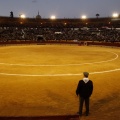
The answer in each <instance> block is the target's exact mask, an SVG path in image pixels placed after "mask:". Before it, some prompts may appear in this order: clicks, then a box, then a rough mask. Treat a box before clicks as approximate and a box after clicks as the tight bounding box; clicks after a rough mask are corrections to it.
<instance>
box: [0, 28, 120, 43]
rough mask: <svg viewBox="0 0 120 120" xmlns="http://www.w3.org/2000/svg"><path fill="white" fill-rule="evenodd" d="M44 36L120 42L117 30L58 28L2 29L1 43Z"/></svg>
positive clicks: (46, 38) (0, 33)
mask: <svg viewBox="0 0 120 120" xmlns="http://www.w3.org/2000/svg"><path fill="white" fill-rule="evenodd" d="M37 35H42V36H43V37H44V39H45V40H46V41H47V40H59V41H60V40H66V41H69V40H78V41H79V40H83V41H84V40H90V41H105V42H120V30H119V29H117V28H109V29H107V28H103V27H101V28H94V27H92V28H87V27H82V28H72V27H69V28H67V27H66V28H65V27H64V28H58V27H55V28H54V27H52V28H51V27H50V28H48V27H47V28H46V27H34V28H32V27H0V42H3V41H9V40H32V41H36V40H37Z"/></svg>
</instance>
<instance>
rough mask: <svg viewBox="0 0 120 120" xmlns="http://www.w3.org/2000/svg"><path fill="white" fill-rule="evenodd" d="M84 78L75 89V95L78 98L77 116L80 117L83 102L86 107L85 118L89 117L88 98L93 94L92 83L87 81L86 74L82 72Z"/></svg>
mask: <svg viewBox="0 0 120 120" xmlns="http://www.w3.org/2000/svg"><path fill="white" fill-rule="evenodd" d="M83 75H84V78H83V79H82V80H80V81H79V83H78V86H77V89H76V95H77V96H79V102H80V103H79V112H78V113H79V115H80V116H81V115H82V109H83V103H84V102H85V107H86V116H88V115H89V101H90V96H91V95H92V92H93V82H92V81H91V80H89V78H88V76H89V73H88V72H83Z"/></svg>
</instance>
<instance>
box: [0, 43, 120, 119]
mask: <svg viewBox="0 0 120 120" xmlns="http://www.w3.org/2000/svg"><path fill="white" fill-rule="evenodd" d="M84 71H88V72H89V73H90V79H91V80H92V81H93V83H94V91H93V95H92V96H91V102H90V116H89V117H85V116H84V115H83V116H82V117H81V118H80V120H118V119H120V49H119V48H105V47H87V46H76V45H71V46H70V45H27V46H24V45H21V46H1V47H0V116H44V115H68V114H76V113H77V111H78V104H79V103H78V102H79V101H78V97H77V96H76V94H75V91H76V87H77V84H78V81H79V80H80V79H82V78H83V76H82V72H84Z"/></svg>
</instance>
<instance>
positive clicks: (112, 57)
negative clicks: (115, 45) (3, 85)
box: [0, 45, 120, 76]
mask: <svg viewBox="0 0 120 120" xmlns="http://www.w3.org/2000/svg"><path fill="white" fill-rule="evenodd" d="M22 47H23V48H25V49H26V48H29V50H30V48H32V47H36V46H19V47H18V49H19V48H22ZM42 47H43V46H42ZM48 47H50V46H49V45H48ZM64 47H65V48H66V47H67V49H68V48H69V51H70V52H71V48H72V50H73V48H76V47H75V46H64ZM6 48H9V47H6ZM12 48H16V49H17V47H16V46H15V47H12V46H11V48H10V50H11V49H12ZM38 48H41V46H39V47H38V46H37V49H38ZM45 48H46V46H44V47H43V49H44V50H45ZM50 48H51V47H50ZM52 48H54V49H53V51H55V49H57V48H58V49H59V50H61V46H52ZM78 48H79V49H78ZM80 48H82V49H83V48H84V47H78V46H77V52H78V51H79V50H80ZM86 48H87V49H88V48H89V47H85V50H86ZM90 49H91V48H89V50H90ZM0 50H1V49H0ZM3 50H5V49H3ZM34 50H35V49H34ZM40 50H41V49H40ZM85 50H83V51H82V52H84V53H87V52H88V56H89V53H90V52H92V54H91V53H90V56H91V55H95V56H94V57H95V58H96V60H94V59H92V62H89V60H87V61H85V62H83V61H84V59H83V61H82V63H78V62H77V63H71V62H73V61H71V62H70V61H68V60H67V62H68V63H67V62H66V61H65V63H62V64H59V63H60V61H59V62H58V63H57V64H51V63H50V64H49V61H48V62H46V64H28V63H27V59H26V63H22V64H21V63H9V62H1V59H0V65H2V66H7V67H8V66H9V68H8V69H10V66H12V68H14V67H16V66H17V67H20V68H18V71H19V69H20V71H21V68H22V67H26V69H28V67H47V69H49V67H76V66H77V67H78V66H84V65H92V66H94V64H103V63H104V64H105V63H108V62H114V61H115V60H117V59H118V57H119V55H118V54H117V53H115V52H111V51H109V50H108V51H107V50H102V51H99V50H91V51H87V50H86V51H87V52H86V51H85ZM30 51H31V50H30ZM67 51H68V50H67ZM96 51H97V52H98V53H99V55H98V54H96ZM11 52H13V51H11ZM27 52H28V49H27ZM35 52H36V50H35ZM35 52H33V53H32V54H34V53H35ZM47 52H48V53H49V52H50V51H49V50H47ZM57 52H58V51H57ZM59 52H60V51H59ZM65 52H66V50H65ZM72 52H73V51H72ZM74 52H76V51H75V50H74ZM74 52H73V53H72V54H71V56H73V54H75V53H74ZM80 52H81V51H80ZM13 53H14V52H13ZM17 53H18V52H17V51H16V54H17ZM24 54H25V51H24ZM29 54H30V53H29ZM57 54H58V53H57ZM57 54H56V55H57ZM62 54H63V53H62ZM5 55H6V56H7V55H8V56H9V53H7V52H6V54H5ZM10 55H14V54H11V53H10ZM21 55H22V54H21ZM37 55H38V54H37ZM67 55H70V53H67V54H66V53H65V54H64V56H62V57H65V56H67ZM78 55H80V53H79V54H77V56H78ZM103 55H105V56H107V55H108V56H107V58H106V57H105V56H104V57H103ZM109 55H110V56H109ZM58 56H59V55H58ZM60 56H61V54H60ZM71 56H70V57H68V58H73V60H74V61H76V60H75V59H74V57H76V56H73V57H71ZM80 56H81V55H80ZM99 56H100V57H99ZM101 56H102V57H101ZM4 57H5V56H3V58H4ZM10 57H12V56H10ZM33 57H35V56H33ZM81 57H83V58H84V57H85V59H86V57H87V56H81ZM94 57H92V58H94ZM97 57H98V58H99V59H101V60H99V59H98V60H97ZM24 58H25V56H23V58H22V59H24ZM66 58H67V57H66ZM76 58H77V57H76ZM18 59H19V57H18ZM61 59H62V58H61ZM10 60H11V59H10ZM15 60H16V61H17V59H15ZM52 60H53V59H52ZM8 61H9V59H8ZM13 61H14V59H13ZM33 61H34V60H33ZM53 62H55V63H56V61H53ZM62 62H63V61H62ZM61 69H64V68H61ZM119 70H120V69H119V68H111V69H109V70H108V69H107V70H101V71H92V72H91V74H98V73H105V72H114V71H119ZM55 71H56V68H55ZM40 73H41V72H40ZM0 75H9V76H77V75H81V73H72V72H69V71H68V73H64V72H62V73H57V72H54V73H48V72H47V71H46V73H44V74H38V73H37V74H36V73H34V72H33V73H19V72H18V73H16V72H15V71H13V72H12V73H11V72H7V71H1V72H0Z"/></svg>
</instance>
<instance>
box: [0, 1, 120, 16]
mask: <svg viewBox="0 0 120 120" xmlns="http://www.w3.org/2000/svg"><path fill="white" fill-rule="evenodd" d="M10 11H13V13H14V16H15V17H18V16H19V15H20V14H25V15H26V17H29V18H33V17H35V16H36V15H37V14H38V11H39V13H40V15H41V17H42V18H49V17H50V16H51V15H55V16H56V17H57V18H64V17H65V18H80V17H81V16H82V15H83V14H85V15H86V16H87V17H88V18H91V17H95V15H96V13H99V14H100V17H108V16H109V17H110V16H112V14H113V13H114V12H117V13H120V0H0V16H9V15H10Z"/></svg>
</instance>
